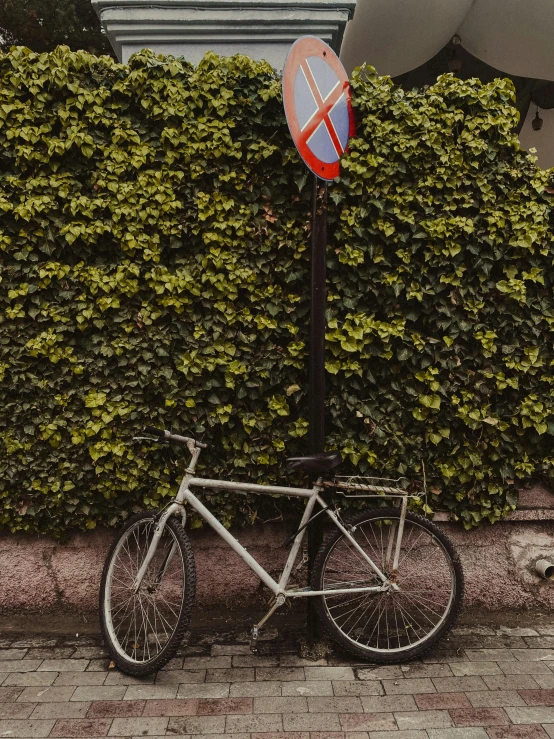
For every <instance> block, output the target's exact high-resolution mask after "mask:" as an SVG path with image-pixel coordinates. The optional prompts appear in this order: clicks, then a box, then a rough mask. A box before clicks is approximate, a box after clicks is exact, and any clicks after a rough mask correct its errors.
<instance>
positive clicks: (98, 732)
mask: <svg viewBox="0 0 554 739" xmlns="http://www.w3.org/2000/svg"><path fill="white" fill-rule="evenodd" d="M111 723H112V722H111V720H109V719H87V718H69V719H60V720H59V721H56V723H55V724H54V728H53V729H52V731H51V732H50V736H51V737H100V736H106V735H107V733H108V729H109V728H110V726H111Z"/></svg>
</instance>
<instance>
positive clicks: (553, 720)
mask: <svg viewBox="0 0 554 739" xmlns="http://www.w3.org/2000/svg"><path fill="white" fill-rule="evenodd" d="M505 710H506V713H507V714H508V716H509V718H510V721H511V722H512V723H514V724H554V708H551V707H546V706H532V707H531V706H526V707H523V706H518V707H513V708H511V707H508V708H506V709H505Z"/></svg>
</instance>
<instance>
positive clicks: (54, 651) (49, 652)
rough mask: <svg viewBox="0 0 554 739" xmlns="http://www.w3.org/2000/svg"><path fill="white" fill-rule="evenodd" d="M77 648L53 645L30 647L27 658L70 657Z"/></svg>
mask: <svg viewBox="0 0 554 739" xmlns="http://www.w3.org/2000/svg"><path fill="white" fill-rule="evenodd" d="M74 651H75V649H74V648H73V647H53V648H51V649H50V648H43V647H40V648H38V649H29V650H28V651H27V654H26V657H25V658H26V659H42V660H44V659H69V657H71V656H72V655H73V652H74Z"/></svg>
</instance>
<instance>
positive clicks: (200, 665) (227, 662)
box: [183, 656, 232, 670]
mask: <svg viewBox="0 0 554 739" xmlns="http://www.w3.org/2000/svg"><path fill="white" fill-rule="evenodd" d="M231 666H232V657H230V656H221V657H204V656H201V657H185V662H184V665H183V669H185V670H213V669H221V668H223V669H227V668H229V667H231Z"/></svg>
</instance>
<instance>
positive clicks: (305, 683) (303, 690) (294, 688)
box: [256, 680, 344, 696]
mask: <svg viewBox="0 0 554 739" xmlns="http://www.w3.org/2000/svg"><path fill="white" fill-rule="evenodd" d="M338 683H340V684H341V685H344V682H342V681H340V680H339V681H338ZM256 684H257V685H260V684H262V683H256ZM281 692H282V695H292V696H298V695H299V696H318V695H319V696H322V695H333V683H332V682H331V681H330V680H298V681H294V680H293V681H291V682H288V683H281Z"/></svg>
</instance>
